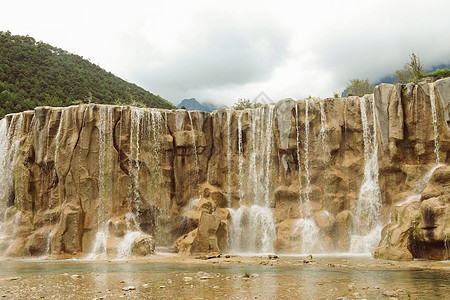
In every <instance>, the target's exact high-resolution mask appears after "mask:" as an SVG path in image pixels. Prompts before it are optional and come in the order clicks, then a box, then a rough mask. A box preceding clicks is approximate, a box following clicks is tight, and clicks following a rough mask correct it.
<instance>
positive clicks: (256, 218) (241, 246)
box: [230, 204, 275, 253]
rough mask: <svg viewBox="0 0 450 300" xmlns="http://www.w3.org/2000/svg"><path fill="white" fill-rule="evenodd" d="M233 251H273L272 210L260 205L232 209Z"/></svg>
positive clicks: (273, 226) (273, 227)
mask: <svg viewBox="0 0 450 300" xmlns="http://www.w3.org/2000/svg"><path fill="white" fill-rule="evenodd" d="M230 214H231V251H230V252H232V253H273V241H274V239H275V223H274V221H273V215H272V210H271V209H270V208H269V207H263V206H259V205H256V204H254V205H252V206H250V207H248V206H241V207H239V208H238V209H236V210H235V209H230Z"/></svg>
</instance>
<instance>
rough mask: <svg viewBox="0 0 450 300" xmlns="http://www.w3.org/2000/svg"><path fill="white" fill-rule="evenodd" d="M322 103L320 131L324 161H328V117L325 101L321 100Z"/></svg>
mask: <svg viewBox="0 0 450 300" xmlns="http://www.w3.org/2000/svg"><path fill="white" fill-rule="evenodd" d="M319 104H320V131H319V137H320V141H321V143H322V153H323V161H324V163H327V162H328V160H329V156H330V153H329V151H328V147H327V131H326V126H327V118H326V115H325V105H324V102H323V101H320V102H319Z"/></svg>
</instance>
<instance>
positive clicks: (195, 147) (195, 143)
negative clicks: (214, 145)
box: [187, 111, 200, 193]
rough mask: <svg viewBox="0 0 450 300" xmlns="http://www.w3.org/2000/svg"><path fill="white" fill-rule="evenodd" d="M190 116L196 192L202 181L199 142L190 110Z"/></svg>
mask: <svg viewBox="0 0 450 300" xmlns="http://www.w3.org/2000/svg"><path fill="white" fill-rule="evenodd" d="M187 113H188V116H189V122H190V123H191V132H192V144H193V150H194V162H195V166H194V168H195V176H196V182H195V192H196V193H197V191H198V184H199V183H200V175H199V168H200V166H199V163H198V154H197V142H196V139H195V130H194V123H193V122H192V117H191V112H190V111H188V112H187Z"/></svg>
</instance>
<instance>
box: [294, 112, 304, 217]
mask: <svg viewBox="0 0 450 300" xmlns="http://www.w3.org/2000/svg"><path fill="white" fill-rule="evenodd" d="M298 123H299V119H298V105H297V104H296V105H295V131H296V137H297V140H296V146H297V165H298V197H299V199H298V200H299V203H300V206H302V203H303V200H302V163H301V160H300V129H299V126H298ZM301 211H302V210H301V209H300V216H302V214H303V213H302V212H301Z"/></svg>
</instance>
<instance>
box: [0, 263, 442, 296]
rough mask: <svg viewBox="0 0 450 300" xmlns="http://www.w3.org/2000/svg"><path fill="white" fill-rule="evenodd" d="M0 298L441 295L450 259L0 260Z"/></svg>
mask: <svg viewBox="0 0 450 300" xmlns="http://www.w3.org/2000/svg"><path fill="white" fill-rule="evenodd" d="M0 268H1V269H0V296H1V298H2V299H120V298H123V299H174V298H175V299H287V298H293V299H445V297H447V296H448V295H450V279H449V277H450V262H448V261H447V262H439V261H411V262H397V261H383V260H374V259H371V258H366V257H312V258H311V257H289V256H281V257H272V258H269V257H268V256H255V257H242V256H221V257H210V258H208V257H197V258H195V257H185V256H178V255H154V256H151V257H150V258H148V259H145V260H132V261H131V260H130V261H101V262H99V261H96V262H93V261H67V260H66V261H33V260H28V261H23V260H21V261H15V260H3V261H1V262H0Z"/></svg>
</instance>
